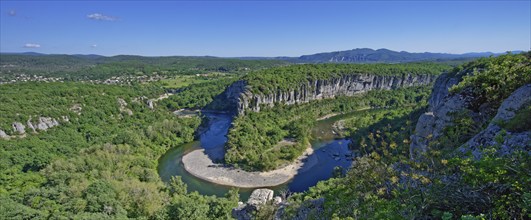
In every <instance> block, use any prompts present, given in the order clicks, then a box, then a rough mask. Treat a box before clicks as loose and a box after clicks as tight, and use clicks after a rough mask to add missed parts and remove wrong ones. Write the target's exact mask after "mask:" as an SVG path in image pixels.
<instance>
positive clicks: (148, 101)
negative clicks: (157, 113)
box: [147, 99, 155, 109]
mask: <svg viewBox="0 0 531 220" xmlns="http://www.w3.org/2000/svg"><path fill="white" fill-rule="evenodd" d="M147 105H148V108H149V109H153V108H155V106H154V103H153V100H151V99H150V100H147Z"/></svg>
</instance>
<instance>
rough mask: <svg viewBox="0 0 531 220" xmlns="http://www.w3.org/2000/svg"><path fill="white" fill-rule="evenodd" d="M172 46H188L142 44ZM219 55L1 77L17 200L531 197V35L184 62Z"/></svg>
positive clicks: (298, 210) (385, 203)
mask: <svg viewBox="0 0 531 220" xmlns="http://www.w3.org/2000/svg"><path fill="white" fill-rule="evenodd" d="M3 56H4V55H2V59H4V58H3ZM17 56H20V57H18V58H17V60H25V59H29V58H27V57H24V56H23V55H17ZM43 57H44V60H48V59H57V58H56V57H54V56H51V57H47V55H43ZM11 59H14V58H12V57H11V55H9V58H8V59H7V60H11ZM100 59H102V60H103V61H105V60H107V59H109V60H113V59H117V58H100ZM128 59H129V58H128ZM135 59H136V58H135ZM138 59H140V58H138ZM166 59H168V60H172V59H174V60H180V59H181V58H161V60H157V59H151V58H150V59H146V60H143V59H140V60H138V61H136V62H138V66H144V65H146V66H144V68H146V67H147V66H149V65H151V64H149V63H156V65H153V67H156V68H161V69H162V68H163V67H164V65H159V64H160V63H164V62H170V61H167V60H166ZM103 61H101V62H103ZM214 61H215V63H214V64H211V65H213V66H214V67H213V68H210V69H208V68H207V69H201V68H197V66H196V67H191V69H188V70H186V71H185V72H178V70H179V68H181V67H179V68H178V69H175V70H172V69H171V68H173V67H168V68H170V69H166V70H165V71H169V72H172V74H168V75H166V76H165V77H162V78H156V77H154V78H152V79H153V80H132V81H117V82H116V83H112V84H110V83H102V82H105V81H107V80H108V79H117V78H116V77H122V76H130V75H131V74H133V73H134V72H135V71H136V70H130V69H127V68H125V69H123V67H122V65H125V64H117V63H111V64H105V63H104V65H111V66H113V65H116V66H114V67H113V68H115V70H113V71H111V72H112V74H111V75H112V76H111V75H108V76H106V77H111V78H108V79H105V78H101V79H98V80H100V81H98V80H96V81H95V80H94V79H91V78H90V77H89V78H86V76H85V75H84V74H85V72H83V71H84V70H83V71H81V70H79V71H81V72H75V71H74V72H69V73H68V74H66V75H61V74H65V73H64V72H61V71H59V70H57V72H55V71H51V72H47V73H46V74H43V75H42V77H49V76H54V77H63V79H66V78H65V77H68V79H69V80H63V81H56V82H52V81H32V80H29V81H16V80H15V81H9V83H5V84H2V85H0V94H1V95H0V101H1V102H2V105H1V107H0V116H1V117H0V136H1V137H0V153H1V155H2V157H1V158H0V168H1V169H0V170H1V171H0V204H1V205H0V213H1V214H2V217H6V218H7V219H18V218H20V219H44V218H62V217H65V216H68V217H71V218H74V219H107V218H115V219H124V218H139V219H231V218H240V219H248V218H251V219H255V218H257V219H260V218H262V217H264V218H265V219H274V218H276V219H312V218H319V217H323V216H324V217H325V218H329V217H330V218H335V217H338V218H349V217H352V216H355V217H356V218H361V219H365V218H373V217H376V218H394V217H397V216H399V217H401V218H414V217H434V218H440V217H443V216H445V215H448V214H447V213H451V214H452V215H453V214H455V215H459V216H466V215H473V216H481V215H489V216H491V217H493V218H502V219H503V218H513V217H514V218H523V215H524V214H525V213H528V212H529V209H528V207H527V206H526V203H525V202H523V201H526V198H527V197H528V196H529V195H528V194H529V193H528V192H529V185H531V184H528V183H529V178H528V177H529V170H530V169H529V166H530V165H529V163H528V162H529V156H530V155H531V154H529V150H530V149H529V146H530V145H529V141H530V140H531V139H530V137H529V132H530V130H529V129H530V128H529V124H531V123H529V120H528V119H529V118H530V117H529V111H528V109H529V106H530V103H531V101H530V100H529V96H528V95H527V94H529V92H530V90H529V84H530V83H531V78H530V76H531V69H530V66H531V65H530V63H531V55H530V54H529V52H527V53H521V54H505V55H500V56H497V57H490V58H480V59H476V60H473V61H471V62H468V63H464V64H461V65H454V66H451V65H448V64H444V63H438V62H437V63H433V62H420V63H398V64H383V63H376V64H331V63H327V64H299V63H288V62H285V61H282V62H278V61H274V62H269V61H264V62H262V61H260V62H257V61H254V60H250V61H247V60H239V61H237V62H236V61H234V60H233V59H222V58H215V59H214V58H204V59H203V58H194V59H192V60H185V61H182V62H184V63H185V64H183V65H184V66H192V65H203V63H210V62H214ZM2 62H5V61H4V60H2ZM10 62H12V61H10ZM17 62H18V61H17ZM20 62H22V61H20ZM64 62H67V61H64ZM69 62H74V63H72V64H71V65H72V66H76V65H77V64H76V63H75V62H78V61H69ZM83 62H85V61H83ZM105 62H107V61H105ZM127 62H129V61H127ZM235 62H236V63H237V64H238V65H237V67H232V66H233V65H234V63H235ZM197 63H199V64H197ZM28 65H30V64H28ZM79 65H80V66H83V65H81V64H79ZM98 65H100V64H98ZM101 65H103V64H101ZM263 65H267V66H263ZM30 67H31V68H28V69H25V70H23V69H20V70H17V71H22V72H24V71H30V70H31V71H37V72H38V71H39V70H38V68H37V67H34V66H33V65H30ZM10 68H11V67H10ZM33 68H36V69H33ZM57 68H60V67H57ZM80 68H81V69H83V68H84V67H80ZM164 68H165V67H164ZM52 69H53V68H52ZM161 69H157V70H156V71H155V72H158V71H160V70H161ZM192 69H193V72H194V73H193V74H191V73H189V72H188V71H192ZM220 70H227V71H225V72H223V71H222V72H223V74H220ZM2 71H12V70H10V69H9V70H8V69H2ZM76 71H78V70H76ZM150 71H151V70H150ZM179 71H180V70H179ZM113 74H118V75H113ZM142 74H144V73H142ZM196 74H199V75H196ZM133 75H134V74H133ZM3 76H5V77H10V76H9V75H3ZM153 76H159V75H158V73H157V75H153ZM39 77H40V76H38V77H36V78H37V79H40V78H39ZM112 77H115V78H112ZM121 79H123V78H121ZM266 189H268V190H270V191H268V190H266ZM463 190H466V192H467V193H465V194H462V193H461V192H462V191H463ZM475 193H478V194H475ZM446 195H449V196H451V198H452V200H445V199H442V198H445V196H446ZM507 195H511V196H507ZM257 199H258V200H260V201H261V202H255V201H256V200H257ZM242 201H248V202H247V203H243V202H242ZM477 201H490V202H477ZM463 203H464V204H472V205H468V206H465V205H463ZM419 207H424V208H422V209H419ZM375 208H377V209H375ZM504 210H508V211H504Z"/></svg>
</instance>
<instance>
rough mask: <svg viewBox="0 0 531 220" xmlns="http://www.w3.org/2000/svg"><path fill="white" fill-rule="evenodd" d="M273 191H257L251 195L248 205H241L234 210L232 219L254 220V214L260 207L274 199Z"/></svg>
mask: <svg viewBox="0 0 531 220" xmlns="http://www.w3.org/2000/svg"><path fill="white" fill-rule="evenodd" d="M273 194H274V192H273V190H270V189H256V190H254V191H253V192H252V193H251V197H249V200H247V203H245V204H244V203H240V204H239V205H238V207H237V208H235V209H233V210H232V217H234V218H236V219H238V220H250V219H253V216H252V213H253V212H254V211H255V210H259V209H260V207H261V206H262V205H264V204H266V203H267V202H269V201H271V200H272V199H273Z"/></svg>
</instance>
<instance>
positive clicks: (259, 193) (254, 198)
mask: <svg viewBox="0 0 531 220" xmlns="http://www.w3.org/2000/svg"><path fill="white" fill-rule="evenodd" d="M273 194H274V192H273V190H270V189H256V190H254V191H253V193H251V197H249V200H247V205H252V206H255V207H257V208H258V207H259V206H260V205H263V204H266V203H267V202H268V201H269V200H271V199H273Z"/></svg>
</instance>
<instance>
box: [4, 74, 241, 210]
mask: <svg viewBox="0 0 531 220" xmlns="http://www.w3.org/2000/svg"><path fill="white" fill-rule="evenodd" d="M0 90H1V91H2V93H0V94H1V95H0V99H2V100H3V101H4V103H6V105H0V112H1V113H2V114H0V122H2V123H6V124H7V125H8V126H2V129H10V126H9V125H10V124H11V123H12V122H13V121H14V120H16V121H22V122H25V120H27V119H29V117H33V118H35V117H40V116H44V117H53V118H57V119H59V121H60V125H59V126H57V127H54V128H51V129H48V130H47V131H39V132H38V133H32V132H29V129H28V128H26V131H27V132H28V133H27V134H26V136H25V137H23V138H22V137H20V138H19V137H16V138H12V139H10V140H5V139H0V155H2V156H1V157H0V216H2V217H7V218H9V219H56V218H59V219H64V218H73V219H108V218H116V219H125V218H140V219H146V218H157V219H169V218H171V217H172V216H186V213H188V211H187V210H190V209H191V210H200V211H203V210H205V209H203V208H204V207H206V208H207V209H206V210H207V212H206V214H205V215H206V216H207V218H208V219H217V218H221V219H227V218H229V216H230V209H231V208H232V207H235V206H236V205H235V204H236V203H237V200H238V196H237V192H236V196H235V195H234V192H233V193H232V194H231V195H230V196H229V197H227V198H218V197H206V196H201V195H198V194H197V193H188V192H187V190H186V185H185V184H184V183H182V181H180V179H179V178H178V177H176V178H175V179H174V180H173V181H172V182H171V183H170V184H168V185H165V184H164V183H162V181H161V180H160V177H159V176H158V174H157V170H156V169H157V163H158V161H157V160H158V158H159V157H160V156H161V155H162V154H163V153H164V152H166V151H167V150H168V149H169V148H171V147H177V146H178V145H180V144H182V143H186V142H190V141H192V140H193V138H194V131H195V129H196V128H197V127H198V126H199V124H200V119H199V118H198V117H193V118H177V117H176V116H174V115H173V114H172V113H171V112H169V111H167V110H166V109H165V108H160V107H158V108H157V107H156V108H155V109H149V108H148V107H147V104H146V103H145V99H146V98H154V97H157V96H159V95H160V94H162V93H164V90H163V89H161V88H160V87H155V86H151V85H149V84H148V85H136V86H111V85H91V84H86V83H17V84H7V85H0ZM142 97H146V98H142ZM120 99H122V100H123V101H124V102H125V103H126V104H127V105H125V106H123V105H122V104H123V103H122V104H120V101H119V100H120ZM143 100H144V101H143ZM74 105H77V106H79V107H81V109H77V110H76V109H71V108H72V106H74ZM122 108H128V109H129V110H131V112H132V114H131V115H130V114H128V113H127V111H123V109H122ZM78 110H79V114H78V113H77V112H76V111H78ZM62 116H68V117H69V121H63V120H61V117H62ZM6 131H8V130H6ZM183 201H185V202H186V204H185V205H186V206H187V207H188V208H185V209H180V208H176V207H179V206H180V205H182V204H183V203H182V202H183ZM192 201H193V202H192Z"/></svg>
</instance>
